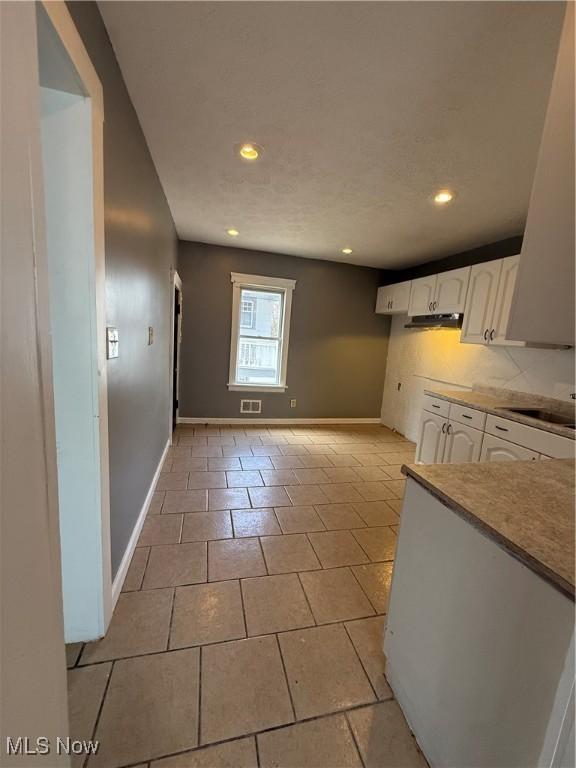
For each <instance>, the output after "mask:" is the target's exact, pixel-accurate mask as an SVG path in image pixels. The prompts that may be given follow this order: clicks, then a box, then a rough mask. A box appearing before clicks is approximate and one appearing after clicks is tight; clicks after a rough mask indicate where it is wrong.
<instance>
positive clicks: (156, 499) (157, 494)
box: [148, 491, 166, 515]
mask: <svg viewBox="0 0 576 768" xmlns="http://www.w3.org/2000/svg"><path fill="white" fill-rule="evenodd" d="M165 496H166V491H154V493H153V494H152V499H151V501H150V506H149V507H148V514H149V515H159V514H160V510H161V509H162V504H163V503H164V497H165Z"/></svg>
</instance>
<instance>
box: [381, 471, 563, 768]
mask: <svg viewBox="0 0 576 768" xmlns="http://www.w3.org/2000/svg"><path fill="white" fill-rule="evenodd" d="M403 471H404V473H405V474H406V475H407V477H408V482H407V488H406V495H405V499H404V506H403V512H402V518H401V525H400V531H399V538H398V546H397V554H396V562H395V569H394V576H393V580H392V589H391V595H390V604H389V610H388V619H387V628H386V635H385V642H384V650H385V653H386V656H387V666H386V675H387V677H388V681H389V683H390V685H391V686H392V688H393V690H394V692H395V694H396V697H397V699H398V701H399V703H400V705H401V707H402V709H403V711H404V714H405V716H406V718H407V720H408V722H409V724H410V726H411V728H412V730H413V731H414V734H415V736H416V739H417V740H418V742H419V744H420V746H421V748H422V750H423V752H424V754H425V755H426V757H427V758H428V760H429V762H430V764H431V765H432V766H458V767H459V768H464V766H482V768H487V766H506V768H512V767H513V766H518V768H520V767H521V768H527V766H564V765H565V766H570V765H574V754H573V740H574V736H573V727H572V724H573V719H574V463H573V461H572V460H550V461H540V462H533V461H526V462H502V463H494V464H490V463H486V464H459V465H426V466H408V467H404V468H403Z"/></svg>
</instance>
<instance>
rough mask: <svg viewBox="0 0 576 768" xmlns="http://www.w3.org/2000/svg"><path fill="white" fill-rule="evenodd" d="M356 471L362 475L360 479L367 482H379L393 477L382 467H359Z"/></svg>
mask: <svg viewBox="0 0 576 768" xmlns="http://www.w3.org/2000/svg"><path fill="white" fill-rule="evenodd" d="M356 472H357V473H358V475H359V476H360V479H361V480H364V481H365V482H378V481H380V480H391V479H392V478H391V477H390V475H389V474H388V473H387V472H385V471H384V470H383V469H382V468H381V467H358V468H357V470H356Z"/></svg>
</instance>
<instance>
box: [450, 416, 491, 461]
mask: <svg viewBox="0 0 576 768" xmlns="http://www.w3.org/2000/svg"><path fill="white" fill-rule="evenodd" d="M482 437H483V433H482V432H480V430H479V429H474V427H468V426H466V425H464V424H457V423H456V422H453V421H450V422H448V425H447V427H446V446H445V448H444V458H443V459H442V461H443V463H444V464H464V463H465V462H469V461H479V459H480V451H481V449H482Z"/></svg>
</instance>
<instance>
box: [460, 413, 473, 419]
mask: <svg viewBox="0 0 576 768" xmlns="http://www.w3.org/2000/svg"><path fill="white" fill-rule="evenodd" d="M460 416H461V417H462V418H463V419H471V418H472V416H468V414H467V413H461V414H460Z"/></svg>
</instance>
